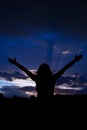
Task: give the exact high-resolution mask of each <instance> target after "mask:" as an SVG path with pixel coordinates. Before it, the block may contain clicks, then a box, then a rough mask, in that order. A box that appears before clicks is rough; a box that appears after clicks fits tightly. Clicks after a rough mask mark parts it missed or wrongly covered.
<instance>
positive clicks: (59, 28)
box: [0, 0, 87, 77]
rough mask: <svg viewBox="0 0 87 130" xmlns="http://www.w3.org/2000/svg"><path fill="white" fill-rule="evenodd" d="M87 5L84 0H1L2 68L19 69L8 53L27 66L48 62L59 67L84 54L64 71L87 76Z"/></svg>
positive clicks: (0, 58)
mask: <svg viewBox="0 0 87 130" xmlns="http://www.w3.org/2000/svg"><path fill="white" fill-rule="evenodd" d="M86 6H87V2H84V1H80V2H78V1H77V2H74V1H70V2H68V1H66V2H65V1H62V0H61V1H57V0H53V1H49V0H46V1H45V0H44V1H38V2H36V1H35V0H34V1H31V0H30V1H27V0H25V1H23V0H22V1H21V2H20V1H3V2H1V3H0V61H1V62H0V72H10V73H12V72H13V71H20V70H19V69H18V68H16V67H15V66H14V65H11V64H10V63H8V61H7V58H8V57H12V58H13V57H16V58H17V60H18V61H19V62H20V63H21V64H23V65H24V66H25V67H27V68H28V69H38V67H39V65H40V64H42V63H43V62H46V63H48V64H49V65H50V67H51V69H52V70H55V71H57V70H60V69H61V68H62V67H63V66H64V65H66V64H67V63H68V62H69V61H71V60H72V59H73V58H74V56H75V55H76V54H83V55H84V56H83V59H82V60H81V61H79V62H78V63H76V64H75V65H74V66H72V67H71V68H70V69H69V70H67V71H66V72H65V74H66V75H72V74H73V73H78V74H79V75H80V76H85V77H87V67H86V66H87V58H86V57H87V8H86ZM20 72H21V71H20ZM21 73H22V72H21Z"/></svg>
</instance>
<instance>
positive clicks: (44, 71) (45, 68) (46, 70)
mask: <svg viewBox="0 0 87 130" xmlns="http://www.w3.org/2000/svg"><path fill="white" fill-rule="evenodd" d="M37 75H42V76H43V75H52V71H51V69H50V67H49V65H48V64H46V63H43V64H41V65H40V67H39V68H38V71H37Z"/></svg>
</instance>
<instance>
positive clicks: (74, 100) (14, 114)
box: [0, 95, 87, 129]
mask: <svg viewBox="0 0 87 130" xmlns="http://www.w3.org/2000/svg"><path fill="white" fill-rule="evenodd" d="M86 113H87V95H55V96H54V97H53V98H50V99H38V98H35V97H32V98H21V97H13V98H5V97H2V96H1V97H0V121H1V123H3V122H4V126H7V125H8V127H9V126H10V127H11V128H14V127H15V126H16V127H17V126H22V125H24V127H26V128H30V126H31V128H33V127H35V128H37V129H38V127H40V129H46V128H47V125H48V128H49V126H50V127H51V126H53V127H59V126H60V127H61V128H62V127H64V128H65V127H67V126H68V127H70V128H71V127H73V126H75V124H77V122H78V119H79V120H80V121H81V122H82V121H83V120H85V118H86V116H87V114H86ZM7 122H8V124H7V125H5V123H7ZM11 122H12V124H13V126H11V125H12V124H11ZM65 122H66V123H65ZM32 124H33V125H32ZM61 124H62V125H61ZM64 124H65V125H66V126H65V125H64ZM70 124H71V125H70ZM79 124H80V123H79ZM44 127H45V128H44ZM54 129H56V128H54Z"/></svg>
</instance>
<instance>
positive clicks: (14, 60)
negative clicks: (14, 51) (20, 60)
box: [8, 57, 17, 64]
mask: <svg viewBox="0 0 87 130" xmlns="http://www.w3.org/2000/svg"><path fill="white" fill-rule="evenodd" d="M8 61H9V62H10V63H12V64H16V63H17V61H16V58H15V57H14V59H12V58H8Z"/></svg>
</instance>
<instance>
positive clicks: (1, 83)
mask: <svg viewBox="0 0 87 130" xmlns="http://www.w3.org/2000/svg"><path fill="white" fill-rule="evenodd" d="M3 86H18V87H25V86H32V87H35V82H34V81H32V80H24V79H15V80H13V81H7V80H4V79H3V80H0V88H2V87H3Z"/></svg>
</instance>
